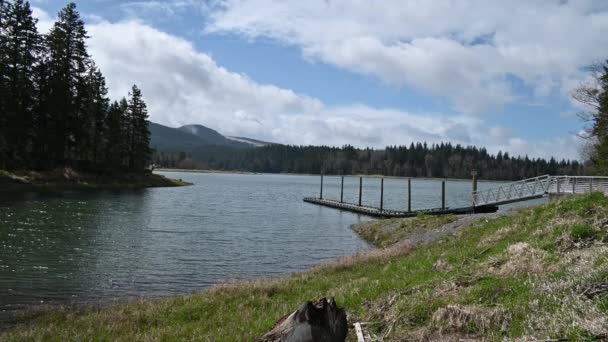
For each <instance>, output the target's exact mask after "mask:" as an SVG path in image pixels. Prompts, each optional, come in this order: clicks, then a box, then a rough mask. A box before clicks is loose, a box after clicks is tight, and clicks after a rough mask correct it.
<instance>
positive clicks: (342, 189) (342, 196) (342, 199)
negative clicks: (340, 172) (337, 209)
mask: <svg viewBox="0 0 608 342" xmlns="http://www.w3.org/2000/svg"><path fill="white" fill-rule="evenodd" d="M340 203H344V176H342V184H341V185H340Z"/></svg>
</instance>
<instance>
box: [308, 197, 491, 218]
mask: <svg viewBox="0 0 608 342" xmlns="http://www.w3.org/2000/svg"><path fill="white" fill-rule="evenodd" d="M304 202H307V203H312V204H318V205H322V206H324V207H330V208H335V209H340V210H345V211H350V212H353V213H357V214H363V215H368V216H373V217H382V218H393V217H414V216H418V215H421V214H424V215H448V214H454V215H461V214H474V213H478V214H479V213H494V212H496V211H497V210H498V207H497V206H481V207H475V208H474V207H465V208H443V209H442V208H437V209H424V210H412V211H399V210H390V209H380V208H375V207H368V206H364V205H361V206H360V205H357V204H352V203H344V202H340V201H335V200H329V199H320V198H316V197H306V198H304Z"/></svg>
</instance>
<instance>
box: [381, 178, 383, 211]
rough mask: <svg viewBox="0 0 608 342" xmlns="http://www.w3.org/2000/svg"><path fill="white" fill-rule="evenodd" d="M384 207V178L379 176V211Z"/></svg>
mask: <svg viewBox="0 0 608 342" xmlns="http://www.w3.org/2000/svg"><path fill="white" fill-rule="evenodd" d="M382 209H384V178H380V211H382Z"/></svg>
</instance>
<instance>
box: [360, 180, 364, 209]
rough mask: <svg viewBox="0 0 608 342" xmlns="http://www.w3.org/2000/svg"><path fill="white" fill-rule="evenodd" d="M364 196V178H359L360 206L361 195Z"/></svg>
mask: <svg viewBox="0 0 608 342" xmlns="http://www.w3.org/2000/svg"><path fill="white" fill-rule="evenodd" d="M362 194H363V177H359V206H361V195H362Z"/></svg>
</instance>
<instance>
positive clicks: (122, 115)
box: [104, 98, 128, 171]
mask: <svg viewBox="0 0 608 342" xmlns="http://www.w3.org/2000/svg"><path fill="white" fill-rule="evenodd" d="M127 107H128V104H127V100H126V99H124V98H123V99H122V100H121V101H120V103H119V102H117V101H115V102H113V103H112V104H111V105H110V107H109V109H108V115H107V116H106V118H105V125H104V126H105V127H106V133H105V137H106V139H107V142H106V145H105V158H104V159H105V162H104V164H105V166H106V167H108V168H110V169H111V170H114V171H120V170H122V169H123V168H124V167H125V166H126V160H127V158H128V145H127V130H126V128H127V127H128V121H127Z"/></svg>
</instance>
